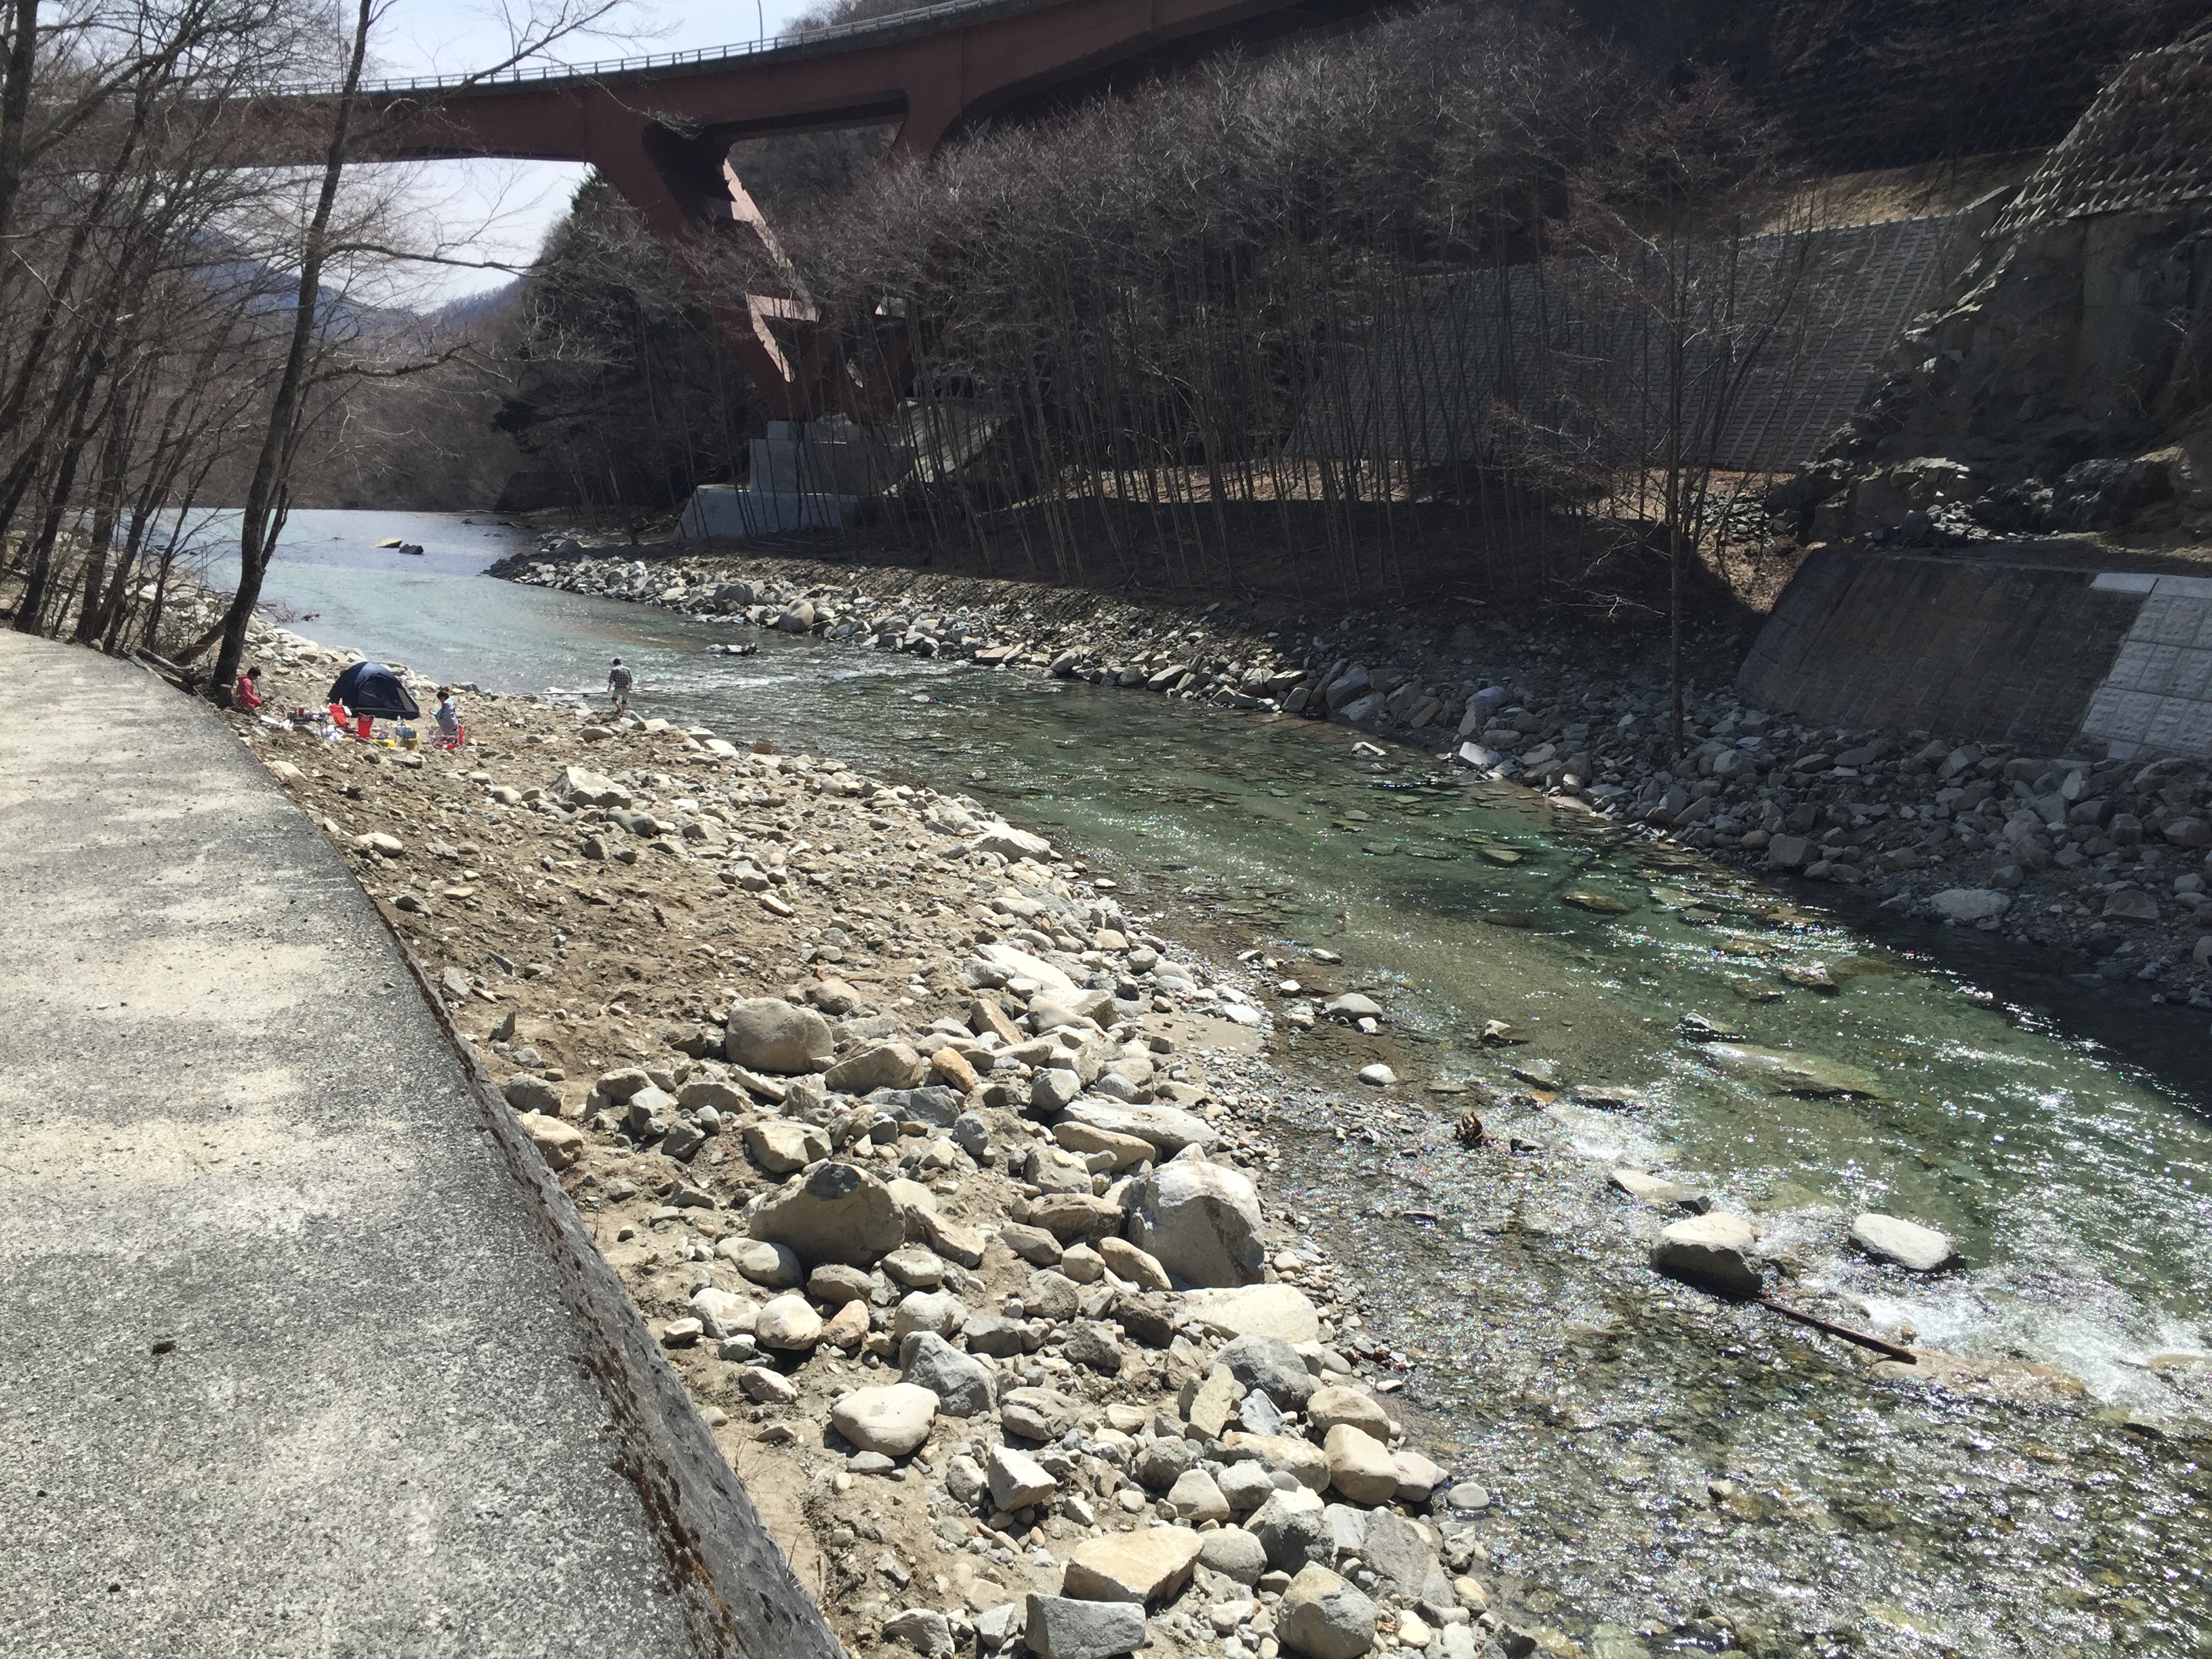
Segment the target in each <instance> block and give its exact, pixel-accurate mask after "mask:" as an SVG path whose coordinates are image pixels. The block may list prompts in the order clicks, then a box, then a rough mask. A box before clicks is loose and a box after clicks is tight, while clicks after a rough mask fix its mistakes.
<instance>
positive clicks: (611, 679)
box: [607, 657, 631, 711]
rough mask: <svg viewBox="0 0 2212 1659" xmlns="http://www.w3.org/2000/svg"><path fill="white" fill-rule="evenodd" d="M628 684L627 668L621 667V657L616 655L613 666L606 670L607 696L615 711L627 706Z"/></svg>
mask: <svg viewBox="0 0 2212 1659" xmlns="http://www.w3.org/2000/svg"><path fill="white" fill-rule="evenodd" d="M630 684H631V676H630V671H629V669H627V668H625V667H623V659H621V658H620V657H617V658H616V659H615V664H614V666H613V667H611V668H610V669H609V670H607V696H608V699H609V700H610V701H611V702H612V703H613V705H614V707H615V708H616V709H617V711H620V710H622V709H624V708H629V688H630Z"/></svg>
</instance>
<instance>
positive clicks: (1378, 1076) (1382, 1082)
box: [1359, 1060, 1398, 1089]
mask: <svg viewBox="0 0 2212 1659" xmlns="http://www.w3.org/2000/svg"><path fill="white" fill-rule="evenodd" d="M1359 1080H1360V1081H1361V1082H1362V1083H1364V1084H1367V1085H1370V1087H1373V1088H1376V1089H1388V1088H1389V1087H1390V1086H1391V1085H1393V1084H1395V1083H1396V1082H1397V1080H1398V1074H1397V1073H1395V1072H1394V1071H1392V1070H1391V1069H1390V1068H1389V1066H1385V1065H1384V1064H1383V1062H1382V1061H1381V1060H1376V1062H1375V1063H1374V1064H1373V1065H1372V1066H1361V1067H1360V1068H1359Z"/></svg>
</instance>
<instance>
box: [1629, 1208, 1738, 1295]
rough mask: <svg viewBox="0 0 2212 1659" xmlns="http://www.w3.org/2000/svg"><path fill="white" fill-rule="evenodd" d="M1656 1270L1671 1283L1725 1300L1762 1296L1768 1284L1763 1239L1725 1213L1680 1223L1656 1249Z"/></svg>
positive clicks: (1664, 1234)
mask: <svg viewBox="0 0 2212 1659" xmlns="http://www.w3.org/2000/svg"><path fill="white" fill-rule="evenodd" d="M1651 1265H1652V1267H1655V1268H1656V1269H1657V1270H1658V1271H1659V1272H1661V1273H1665V1274H1667V1275H1668V1277H1669V1278H1672V1279H1687V1280H1688V1281H1689V1282H1690V1283H1691V1284H1692V1285H1701V1286H1703V1287H1704V1288H1705V1289H1706V1290H1709V1291H1719V1292H1720V1293H1721V1294H1722V1295H1723V1296H1736V1297H1752V1296H1757V1295H1758V1294H1759V1290H1760V1288H1761V1286H1762V1285H1763V1284H1764V1282H1765V1273H1764V1271H1763V1269H1762V1267H1761V1265H1760V1262H1759V1236H1758V1235H1757V1234H1756V1233H1755V1232H1753V1231H1752V1225H1751V1223H1749V1222H1748V1221H1746V1220H1745V1219H1744V1218H1742V1217H1741V1216H1736V1215H1730V1214H1729V1213H1728V1212H1726V1211H1725V1210H1714V1211H1712V1212H1710V1213H1708V1214H1705V1215H1700V1216H1692V1218H1690V1219H1689V1220H1687V1221H1677V1222H1675V1223H1674V1225H1672V1226H1670V1227H1668V1228H1667V1229H1665V1230H1664V1231H1662V1232H1661V1233H1660V1235H1659V1242H1658V1243H1656V1244H1655V1245H1653V1246H1652V1247H1651Z"/></svg>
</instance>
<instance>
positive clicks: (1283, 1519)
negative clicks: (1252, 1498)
mask: <svg viewBox="0 0 2212 1659" xmlns="http://www.w3.org/2000/svg"><path fill="white" fill-rule="evenodd" d="M1244 1528H1245V1530H1246V1531H1248V1532H1249V1533H1250V1534H1252V1536H1253V1537H1255V1539H1257V1540H1259V1541H1260V1547H1261V1549H1262V1550H1263V1551H1265V1552H1266V1553H1267V1565H1269V1566H1271V1567H1273V1569H1274V1570H1275V1571H1278V1572H1296V1571H1298V1569H1299V1568H1301V1567H1304V1566H1305V1565H1308V1564H1310V1563H1312V1562H1316V1561H1334V1559H1336V1536H1335V1534H1334V1533H1332V1532H1331V1531H1330V1530H1329V1526H1328V1516H1327V1515H1326V1514H1325V1513H1324V1512H1323V1510H1322V1501H1321V1495H1320V1494H1319V1493H1318V1492H1312V1491H1310V1490H1309V1489H1308V1488H1306V1487H1304V1486H1300V1487H1298V1488H1297V1490H1296V1491H1294V1492H1275V1493H1274V1494H1273V1495H1272V1496H1271V1497H1269V1498H1268V1499H1267V1502H1266V1503H1264V1504H1261V1505H1260V1508H1259V1510H1258V1511H1257V1512H1256V1513H1255V1515H1254V1516H1252V1518H1251V1519H1250V1520H1249V1521H1247V1522H1245V1523H1244Z"/></svg>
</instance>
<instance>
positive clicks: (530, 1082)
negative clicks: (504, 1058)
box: [501, 1072, 561, 1117]
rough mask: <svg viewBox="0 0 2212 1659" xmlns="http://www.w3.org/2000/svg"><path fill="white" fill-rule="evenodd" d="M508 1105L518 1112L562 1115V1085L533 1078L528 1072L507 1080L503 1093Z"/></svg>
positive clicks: (552, 1115)
mask: <svg viewBox="0 0 2212 1659" xmlns="http://www.w3.org/2000/svg"><path fill="white" fill-rule="evenodd" d="M501 1093H502V1094H504V1095H505V1096H506V1097H507V1104H508V1105H510V1106H512V1107H513V1108H514V1109H515V1110H516V1111H518V1112H543V1113H544V1114H545V1115H546V1116H548V1117H558V1116H560V1115H561V1085H559V1084H557V1083H548V1082H547V1081H546V1080H545V1079H544V1078H542V1077H532V1075H531V1074H530V1073H527V1072H522V1073H517V1074H516V1075H515V1076H513V1077H511V1078H509V1079H507V1087H506V1088H505V1089H503V1090H501Z"/></svg>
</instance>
